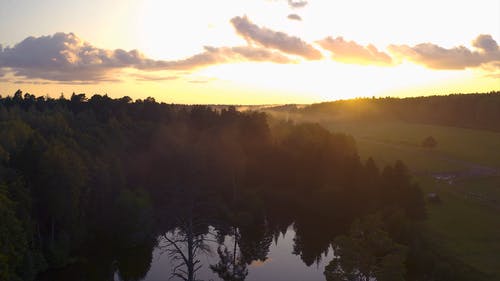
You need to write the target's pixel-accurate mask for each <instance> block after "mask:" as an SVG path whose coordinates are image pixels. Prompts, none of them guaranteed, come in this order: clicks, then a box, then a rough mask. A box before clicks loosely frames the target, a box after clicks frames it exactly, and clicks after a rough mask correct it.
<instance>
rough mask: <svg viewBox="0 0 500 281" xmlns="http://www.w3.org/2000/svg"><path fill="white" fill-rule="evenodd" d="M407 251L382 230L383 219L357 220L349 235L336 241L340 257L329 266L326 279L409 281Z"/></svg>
mask: <svg viewBox="0 0 500 281" xmlns="http://www.w3.org/2000/svg"><path fill="white" fill-rule="evenodd" d="M406 251H407V250H406V247H405V246H403V245H400V244H398V243H395V242H394V241H393V240H392V239H391V238H390V237H389V234H388V233H387V232H385V231H384V230H383V229H382V221H381V219H380V217H378V216H375V215H372V216H368V217H365V218H363V219H362V220H356V221H355V222H354V223H353V225H352V227H351V231H350V234H349V236H339V237H338V238H336V239H335V242H334V252H335V255H336V257H334V259H333V260H332V261H331V262H330V263H329V264H328V265H327V266H326V267H325V277H326V280H328V281H340V280H345V281H369V280H372V279H374V278H375V279H376V280H380V281H399V280H405V279H404V277H405V271H406V269H405V261H406Z"/></svg>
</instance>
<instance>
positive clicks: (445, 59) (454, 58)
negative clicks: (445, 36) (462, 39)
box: [389, 34, 500, 69]
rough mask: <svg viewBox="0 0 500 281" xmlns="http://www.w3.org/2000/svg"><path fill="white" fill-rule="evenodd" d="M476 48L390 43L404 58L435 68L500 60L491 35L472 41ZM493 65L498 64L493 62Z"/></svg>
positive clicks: (393, 50) (394, 50) (472, 65)
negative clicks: (447, 47) (411, 45)
mask: <svg viewBox="0 0 500 281" xmlns="http://www.w3.org/2000/svg"><path fill="white" fill-rule="evenodd" d="M472 46H473V47H474V49H475V50H470V49H468V48H466V47H464V46H458V47H454V48H451V49H446V48H443V47H440V46H438V45H435V44H432V43H422V44H418V45H416V46H413V47H410V46H408V45H390V46H389V51H390V52H391V53H393V54H395V55H396V56H399V57H401V58H402V59H407V60H409V61H412V62H414V63H418V64H422V65H425V66H426V67H428V68H433V69H464V68H470V67H478V66H481V65H483V64H489V63H493V62H499V61H500V50H499V47H498V44H497V42H496V41H495V40H494V39H493V38H492V37H491V35H485V34H482V35H479V36H478V37H477V38H476V39H475V40H473V41H472ZM493 65H498V63H497V64H493Z"/></svg>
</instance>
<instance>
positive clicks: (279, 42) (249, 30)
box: [231, 16, 322, 60]
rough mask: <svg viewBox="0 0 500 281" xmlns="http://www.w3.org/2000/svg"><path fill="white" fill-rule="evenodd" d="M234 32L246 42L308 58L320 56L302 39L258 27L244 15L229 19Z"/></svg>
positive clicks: (316, 58)
mask: <svg viewBox="0 0 500 281" xmlns="http://www.w3.org/2000/svg"><path fill="white" fill-rule="evenodd" d="M231 23H232V24H233V26H234V28H235V29H236V32H237V33H238V34H239V35H241V36H242V37H243V38H245V40H247V42H249V43H256V44H258V45H261V46H263V47H266V48H273V49H277V50H280V51H282V52H284V53H288V54H292V55H297V56H301V57H304V58H306V59H308V60H318V59H321V58H322V55H321V53H320V52H319V51H318V50H316V49H315V48H314V47H313V46H311V45H310V44H308V43H306V42H304V41H303V40H302V39H300V38H298V37H294V36H290V35H288V34H286V33H283V32H279V31H274V30H271V29H268V28H265V27H259V26H258V25H256V24H254V23H252V22H251V21H250V20H248V18H247V17H246V16H245V17H234V18H233V19H231Z"/></svg>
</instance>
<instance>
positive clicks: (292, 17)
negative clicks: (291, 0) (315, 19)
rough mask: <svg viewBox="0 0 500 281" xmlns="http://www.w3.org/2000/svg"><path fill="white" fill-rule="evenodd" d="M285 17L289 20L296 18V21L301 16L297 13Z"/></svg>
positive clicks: (299, 19)
mask: <svg viewBox="0 0 500 281" xmlns="http://www.w3.org/2000/svg"><path fill="white" fill-rule="evenodd" d="M287 18H288V19H289V20H298V21H301V20H302V18H301V17H300V16H299V15H297V14H289V15H288V17H287Z"/></svg>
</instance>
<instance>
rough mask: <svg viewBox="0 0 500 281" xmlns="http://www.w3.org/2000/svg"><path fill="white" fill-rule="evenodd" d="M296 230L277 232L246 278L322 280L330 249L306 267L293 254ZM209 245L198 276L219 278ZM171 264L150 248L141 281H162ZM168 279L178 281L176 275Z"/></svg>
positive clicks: (228, 240)
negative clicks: (212, 266) (264, 256)
mask: <svg viewBox="0 0 500 281" xmlns="http://www.w3.org/2000/svg"><path fill="white" fill-rule="evenodd" d="M294 237H295V231H294V230H293V228H292V227H289V228H288V229H287V231H286V233H285V235H284V236H283V235H280V237H279V238H278V240H277V243H274V241H273V243H272V244H271V247H270V249H269V255H268V256H267V259H266V261H264V262H262V261H254V262H252V264H251V265H250V266H248V276H247V278H246V281H304V280H307V281H324V280H325V278H324V276H323V270H324V268H325V265H326V264H327V263H328V262H329V261H330V260H331V259H332V250H331V249H329V251H328V255H327V256H326V257H323V258H322V260H321V262H320V263H319V264H318V265H316V264H313V265H312V266H310V267H307V266H306V265H305V264H304V263H303V262H302V260H301V259H300V257H299V256H297V255H293V254H292V251H293V238H294ZM233 241H234V240H233V239H232V238H226V241H225V244H226V245H228V247H231V245H232V244H231V243H232V242H233ZM209 244H210V245H211V246H212V247H211V248H212V254H211V255H202V256H200V260H201V261H202V263H203V267H202V268H201V269H200V270H199V271H198V272H197V277H198V278H199V279H201V280H204V281H212V280H213V281H218V280H220V279H219V278H218V277H217V275H216V274H214V273H213V272H212V271H211V270H210V268H209V265H210V264H215V263H217V262H218V255H217V250H216V249H217V244H216V243H213V242H209ZM171 268H172V265H171V263H170V261H169V258H168V256H167V254H163V255H162V254H161V250H160V249H158V248H155V250H154V251H153V261H152V263H151V269H150V271H149V272H148V274H147V275H146V278H145V279H144V281H165V280H168V278H170V274H171ZM170 280H174V281H178V280H180V279H178V278H172V279H170Z"/></svg>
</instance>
